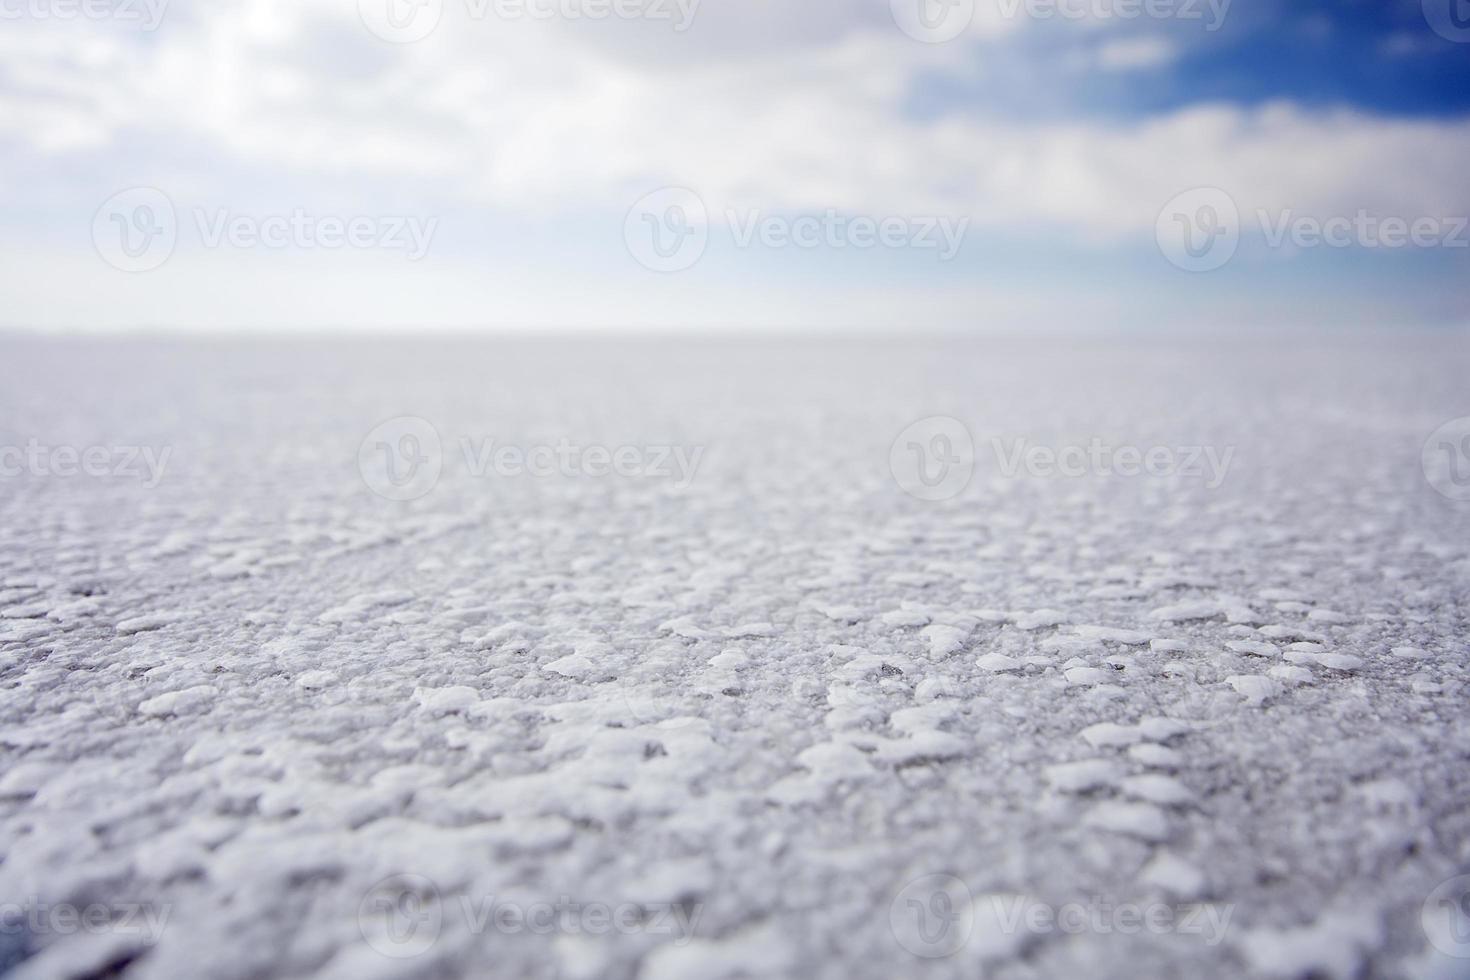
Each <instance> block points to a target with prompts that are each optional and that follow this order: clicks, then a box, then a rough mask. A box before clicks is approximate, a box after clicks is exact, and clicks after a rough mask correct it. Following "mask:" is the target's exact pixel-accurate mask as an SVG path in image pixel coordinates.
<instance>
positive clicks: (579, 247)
mask: <svg viewBox="0 0 1470 980" xmlns="http://www.w3.org/2000/svg"><path fill="white" fill-rule="evenodd" d="M68 2H69V0H0V12H3V13H4V16H5V19H6V23H5V25H4V31H3V33H0V46H3V48H4V52H3V57H0V146H3V151H0V168H3V170H0V176H3V177H4V178H5V179H4V180H3V181H0V209H3V211H4V216H5V220H4V221H3V224H0V250H3V252H4V255H3V259H4V261H3V262H0V289H3V292H4V295H5V296H6V298H7V302H6V304H5V305H6V311H5V312H4V313H3V314H0V322H3V323H4V324H5V325H8V326H12V327H39V328H46V329H124V328H129V327H164V328H171V329H189V330H222V329H252V328H264V329H274V330H283V329H285V330H289V329H301V328H305V329H322V328H342V327H347V328H350V327H370V328H378V329H380V328H394V327H398V328H421V327H450V328H465V329H471V328H478V327H489V328H499V329H513V328H547V327H577V328H617V327H634V328H647V327H654V328H667V329H679V330H698V329H701V328H721V329H724V328H733V327H756V328H762V329H773V330H774V329H792V328H798V329H799V328H824V329H825V328H847V327H851V328H854V329H891V330H955V331H964V332H984V331H1015V330H1055V329H1060V330H1068V331H1071V330H1089V329H1096V330H1106V331H1117V330H1129V329H1179V330H1190V329H1202V328H1208V327H1220V328H1227V329H1229V328H1243V327H1250V328H1256V327H1266V328H1272V327H1297V326H1305V327H1313V326H1339V325H1341V326H1361V325H1377V326H1401V325H1416V324H1430V325H1441V326H1442V325H1463V324H1464V323H1465V322H1466V321H1467V320H1470V285H1467V283H1470V277H1467V275H1466V273H1467V271H1470V247H1462V246H1463V245H1465V244H1467V243H1470V232H1465V231H1463V230H1462V229H1461V228H1460V226H1459V221H1458V219H1461V218H1463V217H1464V216H1465V215H1467V214H1470V181H1467V180H1466V179H1465V173H1466V171H1467V164H1470V40H1467V39H1466V36H1467V35H1470V0H1423V2H1420V0H1412V2H1411V0H1378V2H1374V3H1368V2H1354V0H1340V2H1337V3H1328V2H1316V0H1297V2H1292V3H1286V2H1276V0H1254V2H1251V0H1234V2H1233V3H1225V0H1214V3H1213V5H1212V4H1211V3H1210V2H1209V0H1198V2H1196V0H1155V2H1156V3H1157V4H1158V5H1159V6H1158V7H1157V8H1156V9H1158V10H1161V11H1164V14H1165V15H1163V16H1133V17H1128V16H1122V15H1120V11H1126V10H1127V4H1128V3H1130V2H1132V3H1135V4H1141V3H1142V2H1143V0H973V9H971V6H972V0H947V2H948V4H949V5H948V6H946V5H945V3H946V0H891V2H890V0H881V2H879V0H844V2H839V0H807V2H805V3H803V4H799V5H798V4H791V3H789V2H786V3H780V2H776V0H703V2H699V0H682V6H680V5H678V4H677V3H676V0H620V2H622V3H624V5H625V6H624V7H623V8H620V9H623V10H624V11H625V12H626V13H627V14H628V16H625V17H612V16H609V17H606V18H602V19H598V18H595V17H594V16H592V15H591V13H589V12H588V11H589V10H592V9H593V8H584V7H582V6H580V5H579V3H577V2H574V0H485V3H490V4H492V6H483V5H481V3H480V2H479V0H421V2H424V3H426V4H427V6H422V7H415V6H412V0H296V2H287V0H238V2H234V3H231V4H217V3H206V2H203V0H172V2H165V0H110V2H111V3H113V4H114V7H113V8H112V10H111V13H110V15H108V16H101V17H67V16H65V12H66V11H67V10H68V9H71V8H68V7H67V4H68ZM519 2H529V3H532V4H545V5H548V6H546V7H545V8H544V9H545V10H546V11H548V15H547V16H546V17H544V18H540V19H534V18H530V17H527V16H521V15H518V13H517V11H518V10H519V9H520V8H516V7H513V6H505V5H506V4H511V3H519ZM609 2H610V0H609ZM494 3H499V4H501V5H502V6H500V7H495V6H493V4H494ZM149 4H151V5H152V6H149ZM921 4H923V5H925V6H923V7H920V6H919V5H921ZM1055 4H1060V5H1061V9H1062V11H1063V13H1061V14H1059V13H1057V12H1056V7H1055V6H1051V5H1055ZM1454 4H1458V5H1459V6H1458V7H1456V6H1452V5H1454ZM118 5H120V6H118ZM394 5H396V6H394ZM405 5H406V6H405ZM538 9H541V8H538ZM916 11H917V12H920V13H923V14H925V15H927V17H928V19H927V20H922V19H919V20H916V19H915V12H916ZM1196 11H1198V12H1199V15H1200V16H1199V17H1195V16H1190V15H1189V14H1193V13H1194V12H1196ZM387 13H394V14H395V18H388V17H386V14H387ZM425 18H428V19H425ZM956 18H958V19H956ZM150 19H156V26H155V25H153V24H151V23H148V21H149V20H150ZM916 24H919V25H922V24H931V25H935V24H937V25H939V26H938V28H937V29H936V30H935V31H930V33H928V34H927V35H924V36H915V30H916V29H915V26H914V25H916ZM1461 24H1464V25H1467V26H1466V27H1465V28H1464V30H1463V31H1461V29H1460V28H1459V27H1458V26H1457V25H1461ZM395 25H397V26H395ZM403 25H407V31H408V32H409V33H410V34H414V35H418V34H421V35H422V36H415V37H413V38H411V39H410V38H409V37H408V36H407V35H405V34H404V33H403V31H402V30H401V29H400V28H402V26H403ZM1446 25H1448V27H1446ZM678 26H684V27H685V28H686V29H683V30H680V29H678ZM150 27H151V28H152V29H147V28H150ZM906 28H907V29H906ZM1436 28H1439V30H1436ZM928 30H929V28H922V27H921V28H919V29H918V31H919V33H920V34H923V32H924V31H928ZM395 31H398V33H397V34H395V33H394V32H395ZM940 35H943V37H942V39H941V37H940ZM950 35H953V36H950ZM140 188H141V189H145V190H143V191H139V190H138V189H140ZM1198 188H1205V189H1208V193H1207V195H1206V196H1200V193H1198V192H1197V191H1196V189H1198ZM665 189H677V190H676V191H667V190H665ZM140 194H141V195H142V196H140ZM158 194H161V195H162V196H161V197H157V196H150V195H158ZM671 194H672V195H673V196H670V195H671ZM1220 194H1223V195H1224V196H1223V198H1222V197H1220V196H1219V195H1220ZM160 202H162V203H160ZM1222 202H1224V203H1223V204H1222ZM1222 207H1223V209H1224V211H1225V213H1224V217H1223V222H1224V224H1222V225H1220V226H1219V228H1220V229H1228V231H1229V232H1230V234H1229V235H1225V234H1219V235H1214V237H1210V235H1211V234H1212V232H1211V229H1214V228H1216V224H1214V222H1216V220H1217V218H1219V217H1220V214H1221V208H1222ZM1385 220H1388V221H1390V222H1392V221H1399V222H1401V223H1402V226H1403V228H1405V229H1407V228H1409V227H1413V226H1415V225H1416V223H1417V227H1418V229H1419V234H1418V236H1417V238H1416V240H1414V241H1409V242H1406V243H1403V244H1400V245H1397V246H1395V247H1383V246H1382V245H1381V244H1378V242H1379V240H1380V238H1381V237H1384V236H1381V235H1380V232H1382V231H1383V230H1384V229H1385V228H1387V230H1388V231H1389V232H1390V235H1389V236H1388V237H1391V233H1392V231H1393V228H1392V225H1391V224H1390V225H1388V226H1385V225H1384V224H1383V222H1384V221H1385ZM354 221H356V222H366V224H362V225H360V227H361V229H363V230H364V234H363V235H362V236H361V237H360V238H359V239H358V240H357V241H356V242H355V243H353V244H350V245H349V244H342V243H340V242H338V243H335V244H333V243H334V242H336V239H335V238H334V237H333V234H334V231H338V235H337V237H340V231H339V229H334V227H333V226H334V225H336V226H346V225H348V224H350V223H352V222H354ZM160 222H164V223H166V224H167V227H168V229H169V232H170V234H168V235H163V234H154V233H155V232H159V231H160V230H161V229H162V228H163V224H160ZM885 222H886V223H888V225H887V227H889V230H890V231H891V232H892V235H891V237H889V238H888V239H886V240H885V241H884V242H881V243H874V242H873V241H871V240H870V239H872V238H873V237H874V233H873V231H872V229H875V228H877V227H880V226H884V223H885ZM1324 222H1325V223H1328V224H1329V225H1330V224H1331V223H1332V222H1336V223H1337V227H1338V229H1339V231H1342V232H1343V234H1344V235H1345V236H1346V237H1345V238H1343V239H1341V240H1340V241H1338V242H1337V243H1336V244H1332V245H1328V244H1323V243H1322V242H1321V241H1319V240H1318V238H1319V237H1320V236H1314V235H1313V234H1312V232H1313V228H1314V227H1318V228H1319V230H1320V225H1321V224H1322V223H1324ZM1354 222H1356V223H1354ZM1350 225H1351V230H1346V229H1348V228H1349V226H1350ZM405 226H407V227H410V228H418V229H419V230H420V231H421V232H422V233H423V238H424V241H423V243H422V244H423V245H424V246H425V247H424V248H423V249H422V250H421V251H422V254H421V255H420V254H418V251H416V250H413V249H412V248H410V247H409V245H408V236H407V235H406V234H405V233H404V232H403V229H404V227H405ZM226 227H233V228H237V229H238V231H239V233H238V234H235V235H234V236H233V237H231V236H226V235H223V233H222V231H221V229H224V228H226ZM943 227H948V228H950V229H951V230H952V231H953V230H956V229H960V230H962V234H960V235H959V237H958V238H957V239H956V241H955V244H956V245H957V249H956V250H955V254H953V255H951V254H948V252H949V250H947V249H945V248H944V247H943V242H942V239H941V237H940V235H939V233H938V231H936V230H935V229H938V228H943ZM1276 227H1279V228H1282V229H1286V230H1287V232H1286V233H1285V235H1284V237H1282V238H1280V239H1279V240H1273V239H1272V236H1271V235H1270V234H1269V233H1268V232H1269V231H1270V229H1271V228H1276ZM302 228H306V229H308V230H307V231H304V232H303V231H302V230H301V229H302ZM1365 228H1366V229H1367V231H1366V232H1365V231H1364V230H1363V229H1365ZM323 229H324V230H325V232H324V233H321V234H319V232H321V231H322V230H323ZM680 229H683V231H684V232H690V231H691V230H693V231H697V234H684V233H683V232H681V231H680ZM747 233H749V235H750V237H749V239H748V240H747V239H746V238H745V237H744V236H745V235H746V234H747ZM808 233H809V234H810V239H809V240H805V239H803V237H802V236H803V235H806V234H808ZM1176 233H1177V234H1178V235H1185V234H1188V235H1191V236H1195V237H1191V238H1190V241H1189V242H1184V244H1185V245H1189V244H1190V243H1203V245H1201V246H1200V247H1202V248H1205V249H1206V252H1208V253H1209V254H1207V255H1206V256H1205V257H1204V258H1203V259H1196V258H1192V257H1190V256H1191V255H1193V252H1190V251H1188V250H1186V251H1184V252H1181V251H1179V249H1180V247H1181V246H1180V243H1181V242H1183V239H1180V241H1179V242H1172V243H1171V240H1170V236H1171V235H1174V234H1176ZM654 234H658V235H666V236H668V237H667V238H666V239H664V241H665V242H666V243H667V242H676V243H677V244H678V249H679V251H678V254H676V255H674V256H673V258H672V259H668V260H666V259H663V258H660V257H658V254H657V253H656V252H650V251H649V248H650V247H651V243H652V242H653V239H652V238H651V237H648V238H647V240H642V239H641V238H640V236H652V235H654ZM124 235H136V236H137V237H136V239H131V238H130V239H127V241H132V242H134V244H135V245H137V246H138V247H139V248H141V247H143V246H144V245H146V247H147V251H146V254H142V255H141V256H140V257H137V258H129V257H128V256H127V254H126V253H125V252H120V251H119V247H120V245H122V244H125V241H124V239H123V238H122V237H119V236H124ZM1365 235H1366V237H1365ZM109 236H111V237H109ZM675 236H678V237H675ZM670 262H672V264H673V266H676V267H672V268H671V267H669V265H670ZM1201 265H1207V266H1209V268H1200V266H1201Z"/></svg>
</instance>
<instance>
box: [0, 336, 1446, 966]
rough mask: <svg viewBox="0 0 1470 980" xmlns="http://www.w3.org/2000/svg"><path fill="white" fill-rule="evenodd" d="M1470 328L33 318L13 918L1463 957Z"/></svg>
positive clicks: (138, 925)
mask: <svg viewBox="0 0 1470 980" xmlns="http://www.w3.org/2000/svg"><path fill="white" fill-rule="evenodd" d="M1467 368H1470V356H1467V348H1466V346H1465V345H1464V343H1463V342H1461V341H1457V340H1455V339H1453V338H1448V337H1439V338H1435V337H1430V336H1427V335H1418V334H1413V335H1404V336H1400V337H1398V338H1382V337H1380V338H1363V337H1337V338H1334V337H1326V336H1314V337H1310V338H1286V339H1283V338H1280V337H1275V338H1263V337H1259V336H1255V337H1244V338H1239V339H1232V340H1225V339H1218V340H1212V341H1199V342H1194V343H1185V342H1182V341H1170V340H1159V339H1142V338H1140V339H1133V340H1125V341H1115V342H1111V343H1103V342H1101V341H1090V342H1081V343H1068V342H1062V341H1041V340H1037V341H991V342H983V341H932V340H915V341H911V342H901V341H891V342H877V341H835V340H831V341H818V340H808V341H799V342H797V341H793V342H787V343H781V342H776V341H733V340H728V341H710V342H706V343H702V344H701V343H693V342H673V341H654V340H642V341H628V342H615V341H612V340H604V339H598V338H578V339H575V340H562V341H553V340H549V339H548V340H509V339H506V340H480V341H468V340H447V339H424V340H419V341H414V340H411V339H406V338H405V339H397V340H375V341H355V342H349V341H329V340H315V341H295V342H293V341H286V340H280V341H269V342H267V341H262V342H256V343H244V342H223V341H222V342H217V343H208V342H182V341H164V340H152V341H141V340H137V341H116V340H92V341H82V340H35V339H21V338H15V337H12V338H8V339H5V340H3V341H0V446H6V447H11V448H12V450H13V451H11V452H10V453H9V455H8V456H4V457H0V464H3V466H4V467H5V475H3V476H0V768H3V775H0V845H3V853H4V859H3V863H0V912H3V913H4V915H3V917H0V925H3V926H4V928H3V929H0V970H4V969H6V968H9V969H10V970H11V971H12V973H13V975H14V976H16V977H27V978H29V977H58V976H78V977H102V976H112V975H116V974H115V973H113V972H108V971H109V970H120V971H121V975H123V976H126V977H129V978H135V977H137V978H155V977H179V976H189V977H209V978H257V977H307V976H312V977H343V978H347V977H351V978H362V977H450V976H475V977H541V976H545V977H602V976H607V977H634V976H636V977H649V978H661V977H676V978H693V977H733V976H796V975H800V976H804V977H832V978H848V977H874V978H891V977H899V976H916V977H917V976H935V977H948V976H954V977H967V978H968V977H976V976H985V977H999V978H1006V977H1054V976H1086V977H1092V976H1104V977H1139V976H1147V977H1152V976H1157V977H1170V976H1198V977H1237V976H1303V975H1308V974H1313V975H1320V976H1338V977H1352V976H1358V975H1363V974H1369V975H1374V976H1462V975H1467V973H1470V958H1465V957H1466V955H1467V954H1470V942H1467V941H1466V939H1467V937H1470V930H1467V929H1466V923H1465V922H1464V921H1463V919H1460V918H1456V917H1457V916H1459V915H1461V914H1462V913H1461V912H1460V911H1458V910H1459V909H1462V908H1463V907H1464V902H1463V895H1464V890H1463V888H1464V887H1465V884H1464V883H1462V884H1456V883H1455V879H1456V876H1458V875H1461V874H1463V873H1465V872H1466V871H1467V870H1470V712H1467V711H1466V710H1465V703H1466V694H1467V686H1466V681H1467V673H1466V671H1467V666H1470V638H1467V637H1470V633H1467V626H1466V613H1467V596H1470V502H1465V501H1462V500H1459V499H1456V498H1457V496H1459V495H1460V491H1461V490H1463V489H1464V488H1465V486H1466V484H1470V460H1458V459H1456V458H1454V455H1453V451H1454V446H1455V443H1454V441H1453V440H1450V442H1449V443H1448V446H1449V448H1447V449H1445V450H1444V452H1445V453H1446V454H1447V455H1446V456H1445V458H1444V459H1443V460H1442V461H1440V462H1438V463H1436V462H1435V460H1436V459H1437V454H1438V453H1439V452H1440V451H1441V450H1440V449H1439V448H1438V446H1437V445H1435V444H1431V446H1430V448H1429V451H1428V454H1427V456H1426V453H1425V444H1426V440H1428V439H1429V438H1430V435H1431V433H1434V432H1435V431H1436V429H1438V428H1439V427H1441V426H1442V425H1444V424H1445V423H1447V422H1449V421H1451V420H1453V419H1457V418H1463V417H1465V416H1470V388H1467V385H1466V378H1467ZM68 450H70V451H68ZM1038 450H1039V451H1038ZM89 451H90V453H89ZM1150 460H1151V462H1150ZM1462 464H1464V465H1465V467H1466V468H1465V469H1464V470H1463V471H1462V470H1461V469H1459V468H1457V467H1459V466H1461V465H1462ZM1150 466H1151V467H1152V469H1150ZM1077 467H1081V469H1080V470H1078V469H1076V468H1077ZM1461 476H1463V477H1464V478H1465V481H1464V482H1460V480H1459V478H1460V477H1461ZM93 907H95V908H98V909H100V911H96V912H92V913H87V911H86V910H87V909H89V908H93ZM58 909H63V910H64V909H72V910H75V911H76V912H77V913H78V915H81V916H83V917H85V916H86V915H88V914H90V915H92V916H93V919H92V921H91V923H90V925H89V924H88V923H87V922H85V921H83V922H79V921H76V920H74V919H71V918H68V914H58V912H57V910H58ZM1457 929H1460V930H1461V931H1460V932H1456V930H1457Z"/></svg>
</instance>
